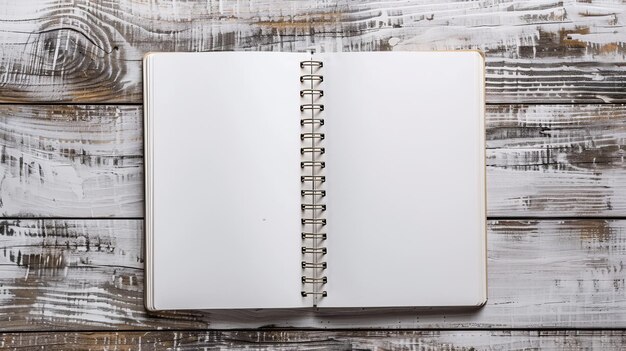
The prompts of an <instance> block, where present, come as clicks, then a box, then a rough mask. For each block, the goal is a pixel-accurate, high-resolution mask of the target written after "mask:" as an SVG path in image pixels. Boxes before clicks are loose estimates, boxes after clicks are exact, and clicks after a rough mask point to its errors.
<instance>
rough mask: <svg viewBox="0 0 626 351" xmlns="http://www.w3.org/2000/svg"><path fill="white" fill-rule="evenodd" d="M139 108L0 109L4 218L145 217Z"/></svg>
mask: <svg viewBox="0 0 626 351" xmlns="http://www.w3.org/2000/svg"><path fill="white" fill-rule="evenodd" d="M142 121H143V117H142V112H141V109H140V108H139V107H137V106H42V105H28V106H22V105H2V106H0V175H1V177H2V178H1V180H0V215H2V216H12V217H17V216H19V217H37V216H52V217H106V216H122V217H124V216H126V217H141V216H143V134H142Z"/></svg>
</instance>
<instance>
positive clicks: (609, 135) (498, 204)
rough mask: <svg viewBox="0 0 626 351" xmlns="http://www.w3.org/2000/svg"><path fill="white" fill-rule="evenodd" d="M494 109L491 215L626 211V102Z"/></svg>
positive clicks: (620, 213) (489, 114)
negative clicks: (619, 103)
mask: <svg viewBox="0 0 626 351" xmlns="http://www.w3.org/2000/svg"><path fill="white" fill-rule="evenodd" d="M487 111H488V112H487V206H488V215H489V216H535V217H546V216H548V217H549V216H563V217H583V216H624V215H626V163H625V162H624V157H625V156H626V154H625V150H626V105H604V106H603V105H508V106H502V105H501V106H489V107H488V109H487Z"/></svg>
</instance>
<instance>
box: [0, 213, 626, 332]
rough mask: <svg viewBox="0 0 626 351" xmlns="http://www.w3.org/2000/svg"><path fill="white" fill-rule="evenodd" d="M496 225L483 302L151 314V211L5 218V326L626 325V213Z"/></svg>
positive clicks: (1, 266)
mask: <svg viewBox="0 0 626 351" xmlns="http://www.w3.org/2000/svg"><path fill="white" fill-rule="evenodd" d="M488 228H489V233H488V238H489V240H488V249H489V250H488V258H489V261H488V265H489V267H488V276H489V301H488V303H487V305H486V306H485V307H484V308H482V309H480V310H450V309H443V310H416V309H407V308H378V309H377V308H372V309H330V310H325V309H321V310H318V311H315V310H313V309H305V310H224V311H211V312H200V311H184V312H180V313H158V314H155V315H149V314H148V313H147V312H146V310H145V309H144V308H143V298H142V295H143V248H142V246H143V225H142V221H139V220H19V221H18V220H10V221H2V222H0V311H2V313H0V325H2V327H3V330H5V331H10V330H40V328H42V326H46V327H47V328H53V329H55V330H58V329H72V330H77V329H78V330H80V329H82V330H93V329H94V328H98V329H103V330H104V329H107V330H110V329H115V328H124V329H151V328H157V327H158V328H177V329H185V328H189V329H196V328H208V327H211V328H257V327H297V328H385V329H396V328H461V329H462V328H603V327H610V328H624V327H626V294H625V289H626V287H625V283H624V282H625V279H626V270H624V262H625V261H626V221H624V220H567V221H555V220H532V221H490V222H489V225H488ZM190 266H193V257H190V260H189V261H186V262H181V266H180V269H181V270H184V269H189V267H190ZM194 268H195V269H197V267H194ZM225 269H226V268H225ZM415 269H426V268H425V267H415ZM198 279H210V277H202V276H199V277H198ZM389 288H390V289H393V286H390V287H389ZM329 289H331V287H329ZM330 291H332V290H330Z"/></svg>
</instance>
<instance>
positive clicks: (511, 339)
mask: <svg viewBox="0 0 626 351" xmlns="http://www.w3.org/2000/svg"><path fill="white" fill-rule="evenodd" d="M624 342H626V332H624V331H584V330H583V331H571V330H565V331H406V332H404V331H386V332H383V331H330V332H319V331H198V332H194V331H176V332H168V331H152V332H95V333H78V332H66V333H46V332H40V333H28V334H16V333H5V334H0V346H1V347H2V348H3V349H6V350H23V349H25V348H26V349H28V348H32V349H39V348H41V347H43V346H45V348H46V350H94V349H106V350H172V349H175V350H198V349H204V350H207V349H208V350H230V349H236V350H241V349H245V350H302V351H306V350H331V351H344V350H345V351H351V350H389V351H404V350H419V351H431V350H446V351H480V350H485V351H487V350H520V351H521V350H524V351H526V350H545V351H551V350H578V349H584V350H605V351H612V350H615V351H617V350H622V349H623V348H622V347H623V344H624Z"/></svg>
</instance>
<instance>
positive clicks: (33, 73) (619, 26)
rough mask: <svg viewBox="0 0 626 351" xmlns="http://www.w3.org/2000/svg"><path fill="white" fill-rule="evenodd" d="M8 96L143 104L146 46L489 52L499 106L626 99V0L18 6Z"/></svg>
mask: <svg viewBox="0 0 626 351" xmlns="http://www.w3.org/2000/svg"><path fill="white" fill-rule="evenodd" d="M0 7H1V8H2V9H3V11H2V12H1V13H0V101H4V102H33V101H39V102H132V103H139V102H141V58H142V55H143V54H144V53H146V52H148V51H210V50H273V51H300V50H304V49H306V48H308V47H311V46H313V47H317V48H319V49H320V50H323V51H368V50H433V49H435V50H448V49H481V50H483V51H485V52H486V55H487V99H488V101H489V102H506V103H512V102H564V103H570V102H624V101H626V91H625V90H624V81H625V80H626V61H625V60H624V55H625V53H626V29H625V28H626V27H624V26H623V23H624V22H625V21H626V11H625V9H626V5H625V4H624V3H623V2H620V1H610V0H594V1H575V0H566V1H556V0H548V1H546V0H530V1H524V2H517V1H512V0H497V1H491V0H474V1H454V0H439V1H421V0H412V1H377V2H370V1H365V0H359V1H347V0H334V1H331V0H318V1H292V0H291V1H287V0H286V1H269V0H262V1H259V0H220V1H195V2H194V1H175V0H164V1H159V2H145V1H140V0H125V1H87V0H78V1H64V0H59V1H46V0H34V1H28V2H26V1H10V0H2V1H1V2H0Z"/></svg>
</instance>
